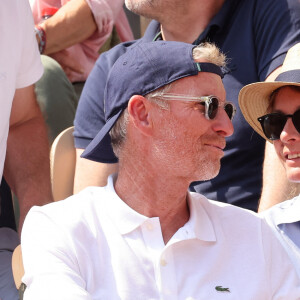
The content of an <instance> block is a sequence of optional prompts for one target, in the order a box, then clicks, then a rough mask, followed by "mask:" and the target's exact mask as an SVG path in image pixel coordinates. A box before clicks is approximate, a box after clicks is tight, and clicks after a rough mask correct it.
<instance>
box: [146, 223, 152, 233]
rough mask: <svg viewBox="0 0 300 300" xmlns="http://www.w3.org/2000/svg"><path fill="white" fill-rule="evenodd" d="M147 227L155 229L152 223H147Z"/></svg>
mask: <svg viewBox="0 0 300 300" xmlns="http://www.w3.org/2000/svg"><path fill="white" fill-rule="evenodd" d="M146 228H147V229H148V230H149V231H151V230H152V229H153V225H152V224H151V223H147V224H146Z"/></svg>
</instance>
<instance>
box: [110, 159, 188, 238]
mask: <svg viewBox="0 0 300 300" xmlns="http://www.w3.org/2000/svg"><path fill="white" fill-rule="evenodd" d="M127 166H128V163H127ZM140 167H141V168H139V166H136V165H129V167H126V168H122V167H121V168H120V169H119V170H120V171H119V174H118V178H117V180H116V183H115V190H116V193H117V194H118V196H119V197H120V198H121V199H122V200H123V201H124V202H125V203H126V204H127V205H128V206H130V207H131V208H132V209H134V210H135V211H137V212H138V213H140V214H142V215H144V216H147V217H159V219H160V224H161V229H162V235H163V238H164V241H165V243H167V242H168V240H169V239H170V238H171V237H172V236H173V235H174V233H175V232H176V231H177V230H178V229H179V228H180V227H182V226H183V225H184V224H185V223H186V222H187V221H188V219H189V209H188V204H187V190H188V186H189V184H188V183H186V182H184V183H183V182H179V181H178V180H176V179H175V178H166V176H164V175H162V174H161V172H159V170H157V169H156V171H157V172H155V173H154V172H153V169H155V168H153V169H152V170H151V169H149V168H147V163H145V164H144V165H143V166H140ZM143 170H144V171H143ZM145 170H148V171H146V172H145Z"/></svg>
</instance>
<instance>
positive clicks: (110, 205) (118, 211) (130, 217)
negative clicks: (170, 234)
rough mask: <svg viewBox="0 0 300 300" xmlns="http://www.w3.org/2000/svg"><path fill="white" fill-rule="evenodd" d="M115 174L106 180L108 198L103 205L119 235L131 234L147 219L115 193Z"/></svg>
mask: <svg viewBox="0 0 300 300" xmlns="http://www.w3.org/2000/svg"><path fill="white" fill-rule="evenodd" d="M116 178H117V174H114V175H110V176H109V177H108V179H107V186H106V187H105V189H107V192H108V193H109V195H110V197H109V199H108V201H106V203H105V208H106V210H107V211H106V213H107V215H108V216H109V217H110V219H111V220H112V221H113V223H114V225H115V226H116V227H117V228H118V230H119V232H120V233H121V234H127V233H129V232H132V231H133V230H135V229H136V228H138V227H139V226H141V225H142V224H143V223H144V222H145V221H146V220H148V217H145V216H143V215H141V214H139V213H137V212H136V211H135V210H133V209H132V208H131V207H129V206H128V205H127V204H126V203H125V202H124V201H123V200H122V199H121V198H120V197H119V196H118V195H117V193H116V191H115V188H114V182H115V180H116Z"/></svg>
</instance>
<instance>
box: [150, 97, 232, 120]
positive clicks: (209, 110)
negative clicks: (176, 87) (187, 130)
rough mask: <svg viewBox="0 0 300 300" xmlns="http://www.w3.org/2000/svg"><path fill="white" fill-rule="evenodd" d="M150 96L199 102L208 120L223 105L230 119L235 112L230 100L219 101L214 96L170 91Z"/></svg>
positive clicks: (212, 117)
mask: <svg viewBox="0 0 300 300" xmlns="http://www.w3.org/2000/svg"><path fill="white" fill-rule="evenodd" d="M151 97H153V98H160V99H164V100H178V101H192V102H199V103H200V104H203V105H204V106H205V113H204V114H205V117H206V119H208V120H213V119H214V118H215V117H216V115H217V112H218V108H219V107H220V106H222V107H223V109H224V110H225V112H226V114H227V116H228V118H229V119H230V120H231V121H232V120H233V117H234V115H235V113H236V107H235V106H234V104H233V103H231V102H224V103H221V101H220V100H219V99H218V98H217V97H216V96H201V97H194V96H187V95H177V94H170V93H158V94H153V95H152V96H151Z"/></svg>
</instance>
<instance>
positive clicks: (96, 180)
mask: <svg viewBox="0 0 300 300" xmlns="http://www.w3.org/2000/svg"><path fill="white" fill-rule="evenodd" d="M82 152H83V149H76V169H75V179H74V194H75V193H78V192H80V191H81V190H82V189H84V188H85V187H88V186H105V185H106V183H107V177H108V175H110V174H112V173H115V172H117V171H118V164H104V163H97V162H94V161H91V160H88V159H85V158H81V157H80V155H81V153H82Z"/></svg>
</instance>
